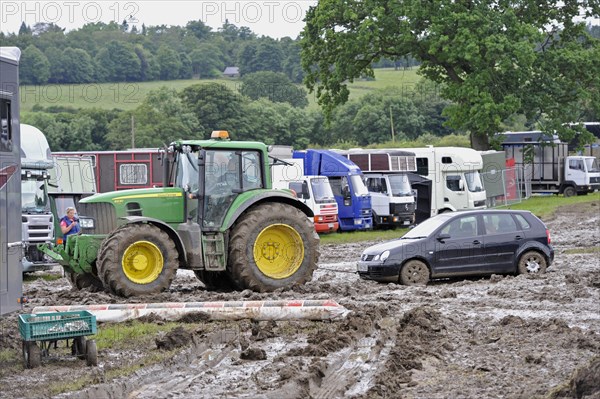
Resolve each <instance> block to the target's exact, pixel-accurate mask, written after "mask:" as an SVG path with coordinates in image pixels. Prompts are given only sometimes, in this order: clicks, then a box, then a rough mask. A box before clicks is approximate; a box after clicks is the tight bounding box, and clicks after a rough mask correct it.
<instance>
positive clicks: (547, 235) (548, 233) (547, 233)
mask: <svg viewBox="0 0 600 399" xmlns="http://www.w3.org/2000/svg"><path fill="white" fill-rule="evenodd" d="M546 238H547V239H548V244H551V243H552V240H551V239H550V230H548V229H546Z"/></svg>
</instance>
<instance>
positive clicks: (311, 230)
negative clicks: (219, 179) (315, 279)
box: [227, 203, 319, 292]
mask: <svg viewBox="0 0 600 399" xmlns="http://www.w3.org/2000/svg"><path fill="white" fill-rule="evenodd" d="M230 237H231V240H230V243H229V246H230V251H229V259H228V262H227V263H228V265H227V268H228V270H229V272H230V273H231V277H232V280H233V282H234V284H235V285H236V286H237V287H238V288H240V289H245V288H249V289H251V290H253V291H259V292H266V291H273V290H276V289H278V288H285V287H291V286H293V285H296V284H304V283H305V282H307V281H309V280H310V279H311V278H312V274H313V272H314V270H315V268H316V266H317V260H318V259H319V236H318V235H317V233H316V231H315V227H314V225H313V223H311V222H310V220H309V219H308V217H306V215H305V214H304V213H303V212H301V211H300V210H298V209H296V208H294V207H293V206H290V205H285V204H280V203H269V204H262V205H258V206H256V207H255V208H254V209H252V210H250V211H249V212H248V213H246V214H245V215H243V216H241V217H240V219H239V220H238V222H237V223H236V224H235V226H234V227H233V230H232V233H231V236H230Z"/></svg>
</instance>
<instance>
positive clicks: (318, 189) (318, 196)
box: [310, 178, 335, 203]
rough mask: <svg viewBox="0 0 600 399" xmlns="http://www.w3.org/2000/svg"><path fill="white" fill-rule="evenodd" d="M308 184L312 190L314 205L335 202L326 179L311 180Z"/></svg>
mask: <svg viewBox="0 0 600 399" xmlns="http://www.w3.org/2000/svg"><path fill="white" fill-rule="evenodd" d="M310 184H311V186H312V189H313V194H314V196H315V202H316V203H322V202H331V201H335V197H334V196H333V191H332V190H331V186H330V185H329V180H328V179H318V178H317V179H312V180H311V181H310Z"/></svg>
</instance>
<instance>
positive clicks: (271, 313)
mask: <svg viewBox="0 0 600 399" xmlns="http://www.w3.org/2000/svg"><path fill="white" fill-rule="evenodd" d="M76 310H87V311H89V312H91V313H92V314H94V315H95V316H96V320H97V321H101V322H104V321H113V322H118V321H125V320H131V319H135V318H138V317H142V316H147V315H150V314H156V315H158V316H160V317H161V318H163V319H166V320H176V319H178V318H179V317H181V316H182V315H184V314H186V313H193V312H201V313H206V314H207V315H209V316H210V319H211V320H241V319H254V320H293V319H306V320H333V319H338V318H344V317H345V316H346V315H347V314H348V312H349V311H348V310H347V309H346V308H344V307H343V306H341V305H339V304H338V303H337V302H335V301H332V300H280V301H220V302H166V303H130V304H103V305H72V306H38V307H36V308H34V309H33V311H32V313H49V312H70V311H76Z"/></svg>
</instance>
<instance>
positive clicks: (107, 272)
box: [97, 223, 179, 297]
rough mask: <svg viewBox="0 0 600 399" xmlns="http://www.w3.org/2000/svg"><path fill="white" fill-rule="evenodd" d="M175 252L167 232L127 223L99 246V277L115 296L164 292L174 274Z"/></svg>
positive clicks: (147, 225) (176, 257)
mask: <svg viewBox="0 0 600 399" xmlns="http://www.w3.org/2000/svg"><path fill="white" fill-rule="evenodd" d="M178 265H179V262H178V253H177V249H176V248H175V244H174V243H173V240H171V238H170V237H169V235H168V234H167V233H165V232H164V231H162V230H161V229H159V228H158V227H156V226H152V225H150V224H142V223H136V224H126V225H123V226H121V227H119V228H118V229H116V230H115V231H113V232H112V233H111V234H110V236H108V237H107V238H106V239H105V240H104V241H103V242H102V245H101V246H100V252H99V255H98V262H97V266H98V275H99V276H100V278H101V279H102V281H103V282H104V286H105V287H107V288H108V290H109V291H110V292H112V293H114V294H117V295H120V296H124V297H130V296H137V295H147V294H155V293H158V292H161V291H164V290H166V289H167V288H169V286H170V285H171V282H172V281H173V278H175V274H176V273H177V267H178Z"/></svg>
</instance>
